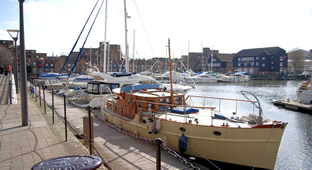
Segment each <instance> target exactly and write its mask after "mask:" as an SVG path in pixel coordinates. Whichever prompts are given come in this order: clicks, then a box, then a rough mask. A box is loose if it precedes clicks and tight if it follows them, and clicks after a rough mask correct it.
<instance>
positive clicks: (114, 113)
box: [101, 41, 287, 169]
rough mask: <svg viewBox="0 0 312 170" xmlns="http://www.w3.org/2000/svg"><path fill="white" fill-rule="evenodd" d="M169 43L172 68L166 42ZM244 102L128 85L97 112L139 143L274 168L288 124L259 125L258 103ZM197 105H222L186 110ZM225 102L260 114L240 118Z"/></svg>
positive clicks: (266, 122)
mask: <svg viewBox="0 0 312 170" xmlns="http://www.w3.org/2000/svg"><path fill="white" fill-rule="evenodd" d="M168 44H169V45H168V46H169V47H168V48H169V64H170V65H171V58H170V41H168ZM170 67H171V66H170ZM170 75H171V74H170ZM171 76H172V75H171ZM171 85H172V79H171ZM242 94H243V95H245V96H246V95H247V94H248V93H247V92H242ZM246 98H247V99H248V100H237V99H225V98H216V97H207V96H185V95H184V94H181V93H174V92H173V91H170V92H168V91H164V90H163V89H162V88H160V87H159V86H155V85H148V84H144V85H131V86H125V87H122V88H121V89H120V92H119V93H118V94H112V95H107V96H106V98H105V99H104V100H103V104H102V108H101V110H102V112H101V113H102V114H103V117H104V119H105V121H107V122H108V123H110V124H112V125H114V126H116V127H118V128H119V129H122V130H123V131H126V132H128V133H131V134H133V135H135V136H138V138H147V139H151V140H154V139H156V138H161V139H162V140H163V142H164V145H166V146H168V147H169V148H171V149H173V150H175V151H176V152H179V153H183V154H185V155H191V156H195V157H200V158H203V159H207V160H214V161H219V162H225V163H230V164H237V165H243V166H249V167H255V168H265V169H274V166H275V161H276V157H277V153H278V149H279V145H280V142H281V139H282V136H283V132H284V130H285V128H286V126H287V122H281V121H270V120H263V118H262V115H263V113H262V109H261V106H260V102H259V101H258V100H257V98H256V97H255V98H256V100H257V101H251V100H250V99H249V97H246ZM200 100H202V101H203V103H206V101H207V100H217V101H219V102H220V103H219V106H206V105H205V104H204V105H203V106H199V105H190V104H191V103H194V102H193V101H200ZM223 101H232V102H234V103H237V102H243V103H246V104H250V105H251V106H254V109H252V108H251V111H248V113H252V111H253V110H255V109H258V110H259V113H258V115H256V114H251V115H249V116H239V115H238V113H239V111H238V110H237V107H236V110H235V108H234V109H233V110H223V109H222V108H221V103H223ZM196 103H198V102H196ZM217 107H218V109H217Z"/></svg>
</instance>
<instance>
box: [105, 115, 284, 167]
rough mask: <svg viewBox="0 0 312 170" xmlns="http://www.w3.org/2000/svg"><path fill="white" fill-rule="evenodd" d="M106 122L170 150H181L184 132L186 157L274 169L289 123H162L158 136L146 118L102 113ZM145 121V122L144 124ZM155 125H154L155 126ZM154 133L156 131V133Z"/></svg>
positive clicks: (155, 120)
mask: <svg viewBox="0 0 312 170" xmlns="http://www.w3.org/2000/svg"><path fill="white" fill-rule="evenodd" d="M102 113H103V114H104V117H105V120H106V121H108V122H109V123H111V124H113V125H115V126H118V127H121V128H122V129H123V130H125V131H127V132H129V133H132V134H135V135H138V136H141V137H144V138H148V139H152V140H155V139H156V138H161V139H162V140H163V142H164V144H166V145H167V146H168V147H169V148H171V149H173V150H175V151H177V152H180V151H179V138H180V136H181V135H182V131H181V129H183V128H184V129H185V132H184V135H185V136H186V137H187V138H188V139H187V146H186V148H187V149H186V151H185V152H184V154H186V155H192V156H195V157H200V158H204V159H209V160H214V161H219V162H225V163H231V164H238V165H244V166H250V167H257V168H264V169H274V166H275V161H276V157H277V153H278V149H279V145H280V142H281V138H282V135H283V132H284V129H285V127H286V125H287V123H285V124H282V126H279V127H275V126H274V125H273V126H259V127H257V128H251V127H250V128H231V127H228V126H222V127H216V126H203V125H197V124H195V123H180V122H174V121H170V120H165V119H160V120H158V119H157V118H155V119H154V122H157V121H160V122H158V123H160V129H159V130H158V133H157V134H155V133H154V132H152V133H149V131H150V127H149V125H148V124H149V123H148V122H149V120H148V117H147V116H142V118H141V119H140V116H139V115H137V114H136V116H135V117H134V118H133V119H132V120H126V119H123V118H122V117H120V116H118V115H115V114H114V113H112V112H110V111H107V110H105V109H104V110H102ZM144 122H145V123H144ZM155 124H156V123H154V125H155ZM153 131H154V130H153Z"/></svg>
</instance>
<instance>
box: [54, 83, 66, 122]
mask: <svg viewBox="0 0 312 170" xmlns="http://www.w3.org/2000/svg"><path fill="white" fill-rule="evenodd" d="M64 107H65V106H64ZM52 124H54V89H53V88H52Z"/></svg>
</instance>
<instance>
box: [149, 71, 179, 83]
mask: <svg viewBox="0 0 312 170" xmlns="http://www.w3.org/2000/svg"><path fill="white" fill-rule="evenodd" d="M155 79H156V80H157V81H159V82H160V83H170V74H169V71H167V72H165V73H164V74H161V75H156V76H155ZM184 82H185V79H184V76H182V75H181V73H179V72H176V71H172V83H174V84H178V83H184Z"/></svg>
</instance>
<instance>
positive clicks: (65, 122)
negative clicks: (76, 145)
mask: <svg viewBox="0 0 312 170" xmlns="http://www.w3.org/2000/svg"><path fill="white" fill-rule="evenodd" d="M64 124H65V141H66V142H67V117H66V95H65V93H64Z"/></svg>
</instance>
